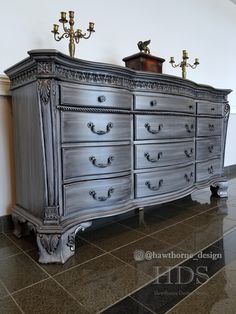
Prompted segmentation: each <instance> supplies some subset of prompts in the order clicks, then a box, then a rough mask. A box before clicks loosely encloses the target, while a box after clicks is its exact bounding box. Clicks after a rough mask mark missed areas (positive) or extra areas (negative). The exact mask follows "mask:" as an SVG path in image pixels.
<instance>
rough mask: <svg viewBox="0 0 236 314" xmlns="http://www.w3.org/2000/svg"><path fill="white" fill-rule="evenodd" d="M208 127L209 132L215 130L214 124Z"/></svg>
mask: <svg viewBox="0 0 236 314" xmlns="http://www.w3.org/2000/svg"><path fill="white" fill-rule="evenodd" d="M208 127H209V130H210V131H214V130H215V126H214V124H210V123H209V124H208Z"/></svg>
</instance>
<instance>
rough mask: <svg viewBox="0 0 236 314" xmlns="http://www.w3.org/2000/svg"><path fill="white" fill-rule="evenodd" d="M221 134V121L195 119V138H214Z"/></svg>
mask: <svg viewBox="0 0 236 314" xmlns="http://www.w3.org/2000/svg"><path fill="white" fill-rule="evenodd" d="M222 132H223V123H222V119H221V118H219V119H214V118H201V117H198V118H197V136H215V135H221V134H222Z"/></svg>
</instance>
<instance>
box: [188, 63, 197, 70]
mask: <svg viewBox="0 0 236 314" xmlns="http://www.w3.org/2000/svg"><path fill="white" fill-rule="evenodd" d="M187 65H188V66H190V67H191V68H192V69H196V67H197V64H193V65H191V64H189V63H188V64H187Z"/></svg>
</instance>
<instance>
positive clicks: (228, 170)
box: [0, 165, 236, 233]
mask: <svg viewBox="0 0 236 314" xmlns="http://www.w3.org/2000/svg"><path fill="white" fill-rule="evenodd" d="M224 173H225V176H226V177H227V178H228V179H232V178H235V177H236V165H231V166H227V167H225V168H224ZM99 222H100V221H99ZM12 230H13V223H12V220H11V215H6V216H2V217H0V233H2V232H11V231H12ZM90 230H91V229H90Z"/></svg>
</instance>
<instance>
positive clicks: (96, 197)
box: [89, 188, 114, 202]
mask: <svg viewBox="0 0 236 314" xmlns="http://www.w3.org/2000/svg"><path fill="white" fill-rule="evenodd" d="M113 192H114V189H113V188H110V189H109V190H108V192H107V196H97V192H95V191H94V190H91V191H89V195H91V196H92V198H93V199H95V201H99V202H105V201H106V200H108V199H109V198H110V197H111V195H112V193H113Z"/></svg>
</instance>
